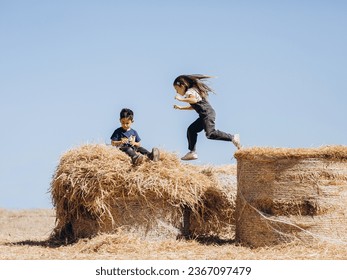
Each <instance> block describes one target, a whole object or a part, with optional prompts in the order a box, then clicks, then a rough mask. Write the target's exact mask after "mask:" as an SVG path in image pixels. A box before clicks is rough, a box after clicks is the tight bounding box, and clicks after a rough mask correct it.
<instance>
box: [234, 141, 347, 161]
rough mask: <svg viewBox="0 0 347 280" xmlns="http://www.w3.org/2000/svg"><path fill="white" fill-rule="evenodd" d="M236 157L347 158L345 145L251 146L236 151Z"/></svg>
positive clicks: (254, 158) (271, 158) (265, 159)
mask: <svg viewBox="0 0 347 280" xmlns="http://www.w3.org/2000/svg"><path fill="white" fill-rule="evenodd" d="M235 157H236V158H237V159H250V160H256V161H268V160H276V159H278V158H287V159H289V158H296V159H304V158H312V157H314V158H326V159H337V160H347V146H342V145H341V146H323V147H319V148H272V147H251V148H246V149H241V150H238V151H236V153H235Z"/></svg>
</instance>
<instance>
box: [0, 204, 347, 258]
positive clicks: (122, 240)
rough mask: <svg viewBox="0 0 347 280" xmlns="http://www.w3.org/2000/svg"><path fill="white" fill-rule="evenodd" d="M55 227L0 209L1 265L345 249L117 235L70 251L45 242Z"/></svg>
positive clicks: (45, 214) (344, 250)
mask: <svg viewBox="0 0 347 280" xmlns="http://www.w3.org/2000/svg"><path fill="white" fill-rule="evenodd" d="M54 227H55V213H54V211H53V210H50V209H34V210H16V211H13V210H12V211H10V210H5V209H0V259H1V260H73V259H78V260H82V259H83V260H100V259H101V260H106V259H118V260H184V259H191V260H225V259H238V260H307V259H311V260H317V259H318V260H346V259H347V246H345V245H344V246H343V245H341V244H334V243H323V242H317V243H314V244H310V245H306V244H304V243H300V242H295V243H289V244H282V245H277V246H272V247H261V248H257V249H251V248H248V247H243V246H238V245H237V244H235V243H233V241H232V240H229V241H224V242H223V241H222V240H219V241H220V242H217V240H207V239H206V240H188V241H187V240H184V239H181V240H176V239H173V238H164V239H163V238H162V239H153V238H152V239H143V238H140V237H138V236H136V234H129V233H124V232H122V231H119V232H117V233H114V234H100V235H97V236H95V237H93V238H90V239H89V238H86V239H80V240H79V241H77V242H76V243H73V244H69V245H57V244H54V243H50V242H48V238H49V236H50V234H51V232H52V230H53V229H54Z"/></svg>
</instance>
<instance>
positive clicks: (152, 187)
mask: <svg viewBox="0 0 347 280" xmlns="http://www.w3.org/2000/svg"><path fill="white" fill-rule="evenodd" d="M127 162H128V158H127V157H126V156H125V155H124V154H123V153H120V152H117V151H116V150H110V149H109V148H107V147H105V146H100V145H93V146H90V145H89V146H82V147H80V148H78V149H73V150H71V151H69V152H67V153H66V154H65V155H63V157H62V158H61V161H60V164H59V166H58V167H57V170H56V173H55V174H54V177H53V180H52V186H51V194H52V199H53V205H54V206H55V208H54V209H31V210H7V209H1V208H0V259H1V260H29V259H36V260H73V259H79V260H85V259H89V260H100V259H101V260H106V259H118V260H185V259H190V260H226V259H231V260H233V259H237V260H347V246H346V242H343V240H342V239H341V240H338V239H336V238H332V239H329V238H325V239H321V238H317V239H315V240H313V241H312V240H311V241H310V242H305V241H302V239H295V240H294V241H291V242H287V243H286V242H283V243H282V242H281V243H280V244H278V245H272V246H260V247H257V248H254V247H253V248H251V247H249V246H248V247H247V246H242V245H240V244H239V243H237V242H235V227H236V225H237V223H236V222H237V221H236V219H235V216H234V211H235V200H236V193H237V188H236V166H231V165H227V166H220V167H196V166H195V167H193V166H190V165H182V164H181V163H180V162H179V160H178V159H177V158H176V156H175V155H172V154H169V153H164V154H163V157H162V159H161V161H160V162H159V163H155V164H153V165H152V164H151V163H145V164H143V165H142V166H141V167H139V168H135V169H133V168H132V167H131V166H130V165H129V164H128V165H129V166H128V165H127ZM338 175H339V176H340V177H341V176H342V175H343V174H342V175H341V174H340V173H339V174H338ZM335 177H336V176H335ZM335 177H334V180H335V179H336V178H337V177H336V178H335ZM340 177H339V178H340ZM342 177H343V183H344V182H345V176H344V175H343V176H342ZM158 201H159V202H160V201H162V202H160V203H159V202H158ZM164 202H165V203H164ZM158 203H159V204H158ZM182 206H184V207H186V206H188V207H189V208H190V209H191V211H192V212H191V216H190V220H191V223H190V231H191V234H192V235H191V236H190V239H189V238H188V239H186V238H182V237H180V234H181V230H182V228H180V227H181V225H180V220H181V219H182V212H181V209H182ZM159 210H161V211H159ZM164 210H168V211H166V212H165V211H164ZM167 212H168V213H169V214H170V215H168V214H167ZM172 213H174V215H172ZM343 213H344V212H343ZM246 218H247V217H246ZM110 220H111V223H110ZM344 222H345V221H344V220H342V223H344ZM178 237H180V238H178ZM252 238H253V237H252ZM254 238H256V237H254ZM259 238H262V237H261V236H259ZM236 239H237V238H236Z"/></svg>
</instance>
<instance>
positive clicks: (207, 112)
mask: <svg viewBox="0 0 347 280" xmlns="http://www.w3.org/2000/svg"><path fill="white" fill-rule="evenodd" d="M208 78H211V77H210V76H205V75H181V76H178V77H177V78H176V79H175V81H174V82H173V86H174V88H175V90H176V92H177V93H178V95H176V96H175V99H177V100H178V101H182V102H186V103H188V104H189V105H188V106H178V105H174V108H175V109H178V110H195V111H196V112H197V113H198V114H199V118H198V119H197V120H196V121H194V122H193V123H192V124H191V125H190V126H189V127H188V130H187V138H188V149H189V152H188V153H187V154H186V155H185V156H184V157H182V158H181V159H182V160H194V159H197V158H198V155H197V153H196V142H197V139H198V133H199V132H201V131H202V130H205V133H206V137H207V138H208V139H214V140H223V141H230V142H232V143H233V144H234V145H235V146H236V148H237V149H240V148H241V144H240V136H239V135H238V134H234V135H232V134H229V133H225V132H223V131H220V130H217V129H215V119H216V113H215V111H214V109H213V108H212V106H211V105H210V103H209V102H208V101H207V97H208V93H209V92H213V90H212V89H211V88H210V87H209V86H207V85H206V84H205V83H204V82H203V80H204V79H208Z"/></svg>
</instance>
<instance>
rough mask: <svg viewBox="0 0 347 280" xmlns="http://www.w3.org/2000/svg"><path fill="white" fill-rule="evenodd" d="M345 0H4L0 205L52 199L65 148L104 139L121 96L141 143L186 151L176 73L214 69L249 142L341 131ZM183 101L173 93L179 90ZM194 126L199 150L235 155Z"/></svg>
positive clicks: (224, 159)
mask: <svg viewBox="0 0 347 280" xmlns="http://www.w3.org/2000/svg"><path fill="white" fill-rule="evenodd" d="M346 14H347V2H346V1H334V0H329V1H328V0H326V1H319V0H316V1H314V0H312V1H299V0H291V1H246V0H245V1H241V0H240V1H228V0H225V1H218V0H216V1H204V0H196V1H192V0H190V1H189V0H182V1H181V0H176V1H159V0H158V1H153V0H147V1H140V0H138V1H133V0H129V1H117V0H114V1H111V0H108V1H107V0H104V1H96V0H95V1H86V0H83V1H82V0H80V1H64V0H59V1H43V0H36V1H35V0H31V1H30V0H28V1H27V0H11V1H4V0H0V40H1V44H0V94H1V102H0V116H1V117H0V122H1V140H0V151H1V166H0V172H1V173H0V208H50V207H52V205H51V200H50V195H49V193H48V190H49V186H50V181H51V178H52V175H53V172H54V170H55V168H56V166H57V164H58V162H59V158H60V156H61V155H62V154H63V153H64V152H66V151H67V150H68V149H70V148H73V147H76V146H79V145H81V144H86V143H109V137H110V135H111V134H112V132H113V130H114V129H115V128H117V127H118V126H119V122H118V118H119V115H118V114H119V111H120V110H121V109H122V108H123V107H129V108H132V109H133V110H134V112H135V123H134V126H133V128H134V129H136V130H137V131H138V132H139V134H140V136H141V138H142V145H143V146H144V147H146V148H148V149H151V148H152V147H153V146H158V147H159V148H162V149H166V150H168V151H172V152H177V153H179V154H180V155H183V154H185V153H186V152H187V141H186V129H187V127H188V125H189V124H190V123H191V122H192V121H194V120H195V119H196V117H197V115H196V113H195V112H194V111H176V110H174V109H173V105H174V104H175V103H177V102H175V100H174V96H175V91H174V89H173V87H172V82H173V80H174V78H175V77H176V76H178V75H180V74H190V73H202V74H209V75H215V76H217V78H216V79H213V80H211V82H210V85H211V87H213V88H214V89H215V91H216V92H217V95H211V96H210V99H209V100H210V102H211V104H212V105H213V107H214V108H215V110H216V112H217V120H216V124H217V128H218V129H221V130H224V131H227V132H230V133H240V135H241V140H242V144H243V145H244V146H270V147H317V146H322V145H333V144H338V145H347V137H346V136H347V129H346V120H347V110H346V105H347V86H346V84H347V81H346V77H347V67H346V65H347V53H346V50H347V17H346ZM177 104H178V103H177ZM234 152H235V148H234V147H233V145H232V144H231V143H229V142H222V141H212V140H207V139H206V138H205V136H204V134H203V133H201V134H200V135H199V139H198V154H199V160H198V161H197V164H214V165H219V164H228V163H236V161H235V159H232V158H233V153H234Z"/></svg>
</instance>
